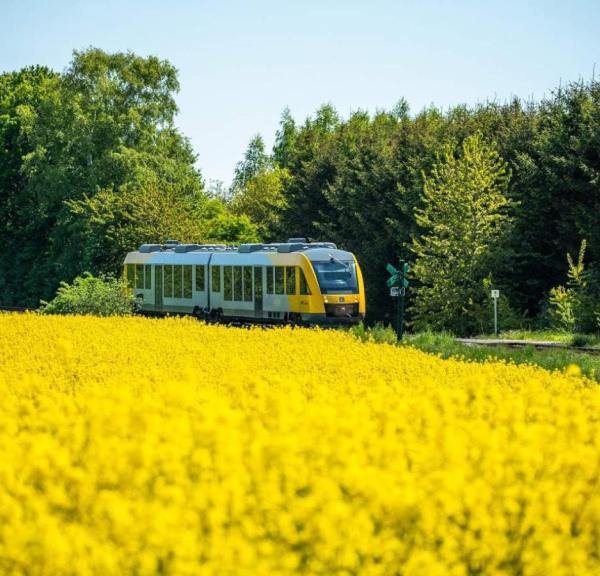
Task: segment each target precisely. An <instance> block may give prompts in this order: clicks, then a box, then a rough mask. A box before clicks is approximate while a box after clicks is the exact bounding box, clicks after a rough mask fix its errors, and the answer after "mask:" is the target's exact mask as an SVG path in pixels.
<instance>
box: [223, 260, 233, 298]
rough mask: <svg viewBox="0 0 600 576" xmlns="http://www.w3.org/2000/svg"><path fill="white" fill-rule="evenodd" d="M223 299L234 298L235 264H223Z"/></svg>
mask: <svg viewBox="0 0 600 576" xmlns="http://www.w3.org/2000/svg"><path fill="white" fill-rule="evenodd" d="M223 299H224V300H233V266H223Z"/></svg>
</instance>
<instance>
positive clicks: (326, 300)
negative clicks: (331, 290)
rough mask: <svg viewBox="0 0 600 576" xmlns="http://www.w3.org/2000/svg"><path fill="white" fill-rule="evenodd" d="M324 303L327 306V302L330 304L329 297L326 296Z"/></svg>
mask: <svg viewBox="0 0 600 576" xmlns="http://www.w3.org/2000/svg"><path fill="white" fill-rule="evenodd" d="M323 302H325V304H327V302H329V299H328V298H327V296H325V298H323Z"/></svg>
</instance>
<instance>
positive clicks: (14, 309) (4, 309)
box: [0, 306, 36, 312]
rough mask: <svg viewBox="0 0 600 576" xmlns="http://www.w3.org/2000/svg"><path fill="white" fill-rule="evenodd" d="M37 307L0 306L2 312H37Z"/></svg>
mask: <svg viewBox="0 0 600 576" xmlns="http://www.w3.org/2000/svg"><path fill="white" fill-rule="evenodd" d="M35 311H36V309H35V308H24V307H22V306H0V312H35Z"/></svg>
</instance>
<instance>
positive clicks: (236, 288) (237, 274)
mask: <svg viewBox="0 0 600 576" xmlns="http://www.w3.org/2000/svg"><path fill="white" fill-rule="evenodd" d="M233 299H234V300H241V299H242V267H241V266H234V267H233Z"/></svg>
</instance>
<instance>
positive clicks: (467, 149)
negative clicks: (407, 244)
mask: <svg viewBox="0 0 600 576" xmlns="http://www.w3.org/2000/svg"><path fill="white" fill-rule="evenodd" d="M509 180H510V170H509V168H508V165H507V163H506V162H505V161H504V160H503V159H502V158H501V157H500V156H499V154H498V152H497V151H496V150H495V149H494V147H492V146H491V145H489V144H487V143H486V142H485V141H484V140H483V139H482V137H481V136H480V135H478V134H475V135H473V136H469V137H467V138H466V139H465V140H464V142H463V144H462V147H461V154H460V155H459V156H456V155H455V154H454V150H453V146H451V145H447V146H446V147H445V150H444V152H443V154H442V155H441V156H440V157H439V159H438V161H437V163H436V164H435V166H434V167H433V169H432V171H431V174H430V175H429V176H427V177H425V180H424V187H423V198H422V202H423V205H422V207H421V208H419V209H417V211H416V221H417V224H418V225H419V226H420V227H421V230H422V233H421V234H420V235H418V236H415V237H414V239H413V244H412V249H413V251H414V253H415V255H416V261H415V265H414V268H413V272H414V276H415V279H416V280H417V281H418V289H417V291H416V295H415V298H414V301H413V305H412V312H413V314H414V317H413V321H414V324H415V326H416V327H417V328H418V329H424V328H428V327H429V328H432V329H436V330H439V329H448V330H452V331H454V332H456V333H459V334H467V333H471V332H473V331H475V330H477V329H479V330H481V329H482V328H483V326H482V324H481V318H478V317H477V316H478V314H477V310H480V309H481V307H482V305H483V304H484V302H485V299H486V296H487V295H486V294H485V292H484V283H485V280H486V278H487V277H488V276H489V275H490V274H491V273H493V271H494V268H495V265H496V263H497V261H498V254H499V252H500V251H501V245H500V240H501V239H502V238H503V237H505V235H506V232H507V230H508V226H509V224H510V217H509V215H508V208H509V200H508V199H507V198H506V190H507V187H508V183H509Z"/></svg>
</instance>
